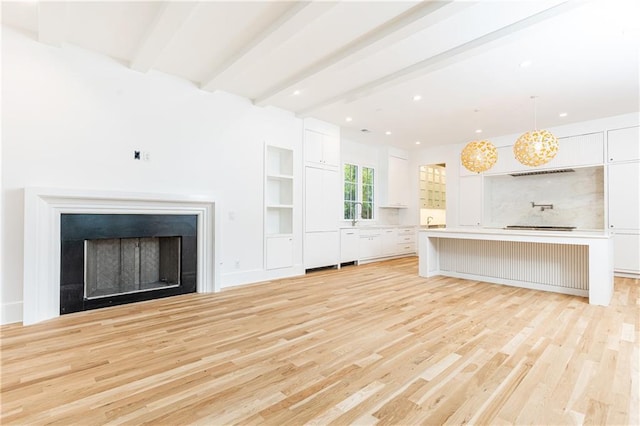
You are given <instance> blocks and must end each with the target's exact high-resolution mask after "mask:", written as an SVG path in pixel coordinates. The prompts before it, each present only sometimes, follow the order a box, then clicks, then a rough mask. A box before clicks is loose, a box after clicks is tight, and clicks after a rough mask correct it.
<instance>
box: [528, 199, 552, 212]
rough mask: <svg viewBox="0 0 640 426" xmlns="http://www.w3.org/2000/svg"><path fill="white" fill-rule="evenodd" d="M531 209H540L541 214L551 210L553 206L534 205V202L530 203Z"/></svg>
mask: <svg viewBox="0 0 640 426" xmlns="http://www.w3.org/2000/svg"><path fill="white" fill-rule="evenodd" d="M531 207H533V208H535V207H540V211H541V212H543V211H545V210H553V204H536V202H535V201H532V202H531Z"/></svg>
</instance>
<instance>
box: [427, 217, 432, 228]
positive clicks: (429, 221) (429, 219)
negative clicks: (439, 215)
mask: <svg viewBox="0 0 640 426" xmlns="http://www.w3.org/2000/svg"><path fill="white" fill-rule="evenodd" d="M432 220H433V216H427V226H429V224H430V223H431V221H432Z"/></svg>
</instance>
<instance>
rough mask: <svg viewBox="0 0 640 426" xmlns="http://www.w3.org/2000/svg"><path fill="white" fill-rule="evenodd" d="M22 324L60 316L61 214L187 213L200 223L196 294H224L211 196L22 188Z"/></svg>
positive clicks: (216, 211)
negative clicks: (221, 289) (217, 292)
mask: <svg viewBox="0 0 640 426" xmlns="http://www.w3.org/2000/svg"><path fill="white" fill-rule="evenodd" d="M24 204H25V206H24V207H25V208H24V211H25V218H24V300H23V324H24V325H28V324H34V323H36V322H40V321H44V320H47V319H51V318H55V317H57V316H59V315H60V215H61V214H64V213H89V214H91V213H102V214H189V215H196V216H197V221H198V232H197V239H198V248H197V256H198V259H197V262H198V267H197V291H198V293H210V292H216V291H219V290H220V270H219V268H218V265H219V262H218V258H219V253H220V249H219V243H218V242H219V240H220V239H219V238H216V236H217V235H220V233H219V232H218V231H219V230H218V222H219V221H218V218H219V214H218V210H217V208H218V205H217V203H216V202H215V201H214V199H213V197H208V196H199V195H174V194H154V193H127V192H124V193H123V192H111V191H92V190H83V189H80V190H78V189H61V188H35V187H30V188H25V190H24Z"/></svg>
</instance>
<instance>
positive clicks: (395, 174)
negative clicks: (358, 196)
mask: <svg viewBox="0 0 640 426" xmlns="http://www.w3.org/2000/svg"><path fill="white" fill-rule="evenodd" d="M386 196H387V197H386V200H384V205H385V206H386V207H406V206H407V205H408V204H409V160H407V159H406V158H401V157H396V156H394V155H390V156H389V158H388V169H387V194H386Z"/></svg>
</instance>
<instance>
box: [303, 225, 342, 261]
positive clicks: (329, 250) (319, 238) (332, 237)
mask: <svg viewBox="0 0 640 426" xmlns="http://www.w3.org/2000/svg"><path fill="white" fill-rule="evenodd" d="M304 238H305V241H304V250H305V252H304V267H305V269H311V268H320V267H322V266H332V265H337V264H338V263H339V262H338V259H339V251H340V233H339V232H338V231H322V232H306V233H305V234H304Z"/></svg>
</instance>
